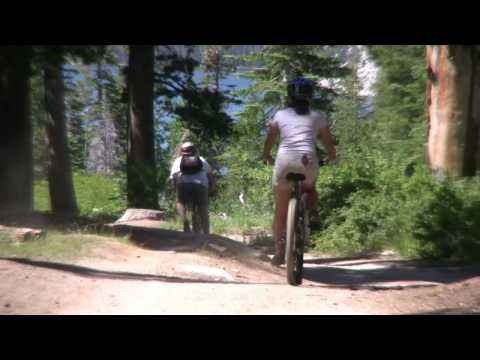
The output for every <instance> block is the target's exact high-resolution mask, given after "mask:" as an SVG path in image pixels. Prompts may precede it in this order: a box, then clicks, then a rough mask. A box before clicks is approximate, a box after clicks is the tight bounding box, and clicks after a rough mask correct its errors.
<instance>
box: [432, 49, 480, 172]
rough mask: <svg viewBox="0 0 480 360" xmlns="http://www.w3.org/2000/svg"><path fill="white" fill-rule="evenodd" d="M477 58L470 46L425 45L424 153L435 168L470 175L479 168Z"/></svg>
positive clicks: (476, 53) (475, 52)
mask: <svg viewBox="0 0 480 360" xmlns="http://www.w3.org/2000/svg"><path fill="white" fill-rule="evenodd" d="M477 59H478V52H477V50H476V49H475V47H473V46H460V45H458V46H457V45H435V46H428V47H427V67H428V75H429V77H428V83H427V100H428V101H427V104H428V121H429V127H428V149H427V156H428V161H429V164H430V167H431V168H432V170H433V171H434V172H441V173H445V174H448V175H451V176H472V175H475V173H476V171H477V169H478V156H479V155H478V151H479V149H480V147H479V136H478V132H479V119H478V101H479V96H480V94H479V91H478V86H479V75H478V72H479V70H480V69H478V66H477V63H478V61H477Z"/></svg>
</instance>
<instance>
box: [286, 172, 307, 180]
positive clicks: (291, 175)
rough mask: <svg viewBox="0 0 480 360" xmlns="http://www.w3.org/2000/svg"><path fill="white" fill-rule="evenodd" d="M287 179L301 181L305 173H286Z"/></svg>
mask: <svg viewBox="0 0 480 360" xmlns="http://www.w3.org/2000/svg"><path fill="white" fill-rule="evenodd" d="M287 180H288V181H303V180H305V175H303V174H296V173H288V174H287Z"/></svg>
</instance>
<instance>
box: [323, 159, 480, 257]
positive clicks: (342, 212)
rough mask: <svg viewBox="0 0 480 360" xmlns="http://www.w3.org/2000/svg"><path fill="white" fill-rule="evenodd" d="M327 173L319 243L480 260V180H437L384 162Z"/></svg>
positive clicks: (334, 248)
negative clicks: (369, 166)
mask: <svg viewBox="0 0 480 360" xmlns="http://www.w3.org/2000/svg"><path fill="white" fill-rule="evenodd" d="M372 164H373V166H372V167H371V168H370V169H368V167H367V166H365V168H364V169H360V168H358V167H355V166H353V164H352V162H347V163H346V164H342V165H340V166H338V168H337V169H335V168H328V169H325V170H324V171H323V172H322V175H321V177H320V179H319V193H320V204H321V214H322V219H323V224H322V227H321V228H320V229H317V231H315V232H313V240H314V241H313V242H314V245H315V248H316V249H317V250H320V251H326V252H330V253H338V254H358V253H365V252H375V251H379V250H381V249H394V250H397V251H398V252H399V253H400V254H402V255H403V256H406V257H420V258H429V259H432V258H435V259H438V258H456V259H466V260H468V259H476V258H479V257H480V237H479V234H480V192H479V190H478V189H480V187H479V185H480V181H479V179H470V180H465V179H464V180H458V179H450V180H438V179H436V178H435V177H434V176H433V175H431V174H430V172H429V170H428V169H427V168H426V167H425V166H417V167H416V169H415V171H414V173H413V174H410V173H409V171H407V169H409V168H410V166H409V164H408V162H407V161H404V162H403V163H402V162H401V161H400V160H399V159H397V160H396V162H395V163H392V164H390V166H385V163H384V162H383V161H381V160H377V161H376V162H373V163H370V165H372Z"/></svg>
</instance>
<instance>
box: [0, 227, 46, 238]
mask: <svg viewBox="0 0 480 360" xmlns="http://www.w3.org/2000/svg"><path fill="white" fill-rule="evenodd" d="M0 234H5V235H7V236H9V237H10V238H11V239H12V240H13V241H16V242H24V241H30V240H38V239H41V238H43V237H45V231H43V230H39V229H30V228H16V227H10V226H3V225H0Z"/></svg>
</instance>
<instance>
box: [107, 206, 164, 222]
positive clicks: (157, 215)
mask: <svg viewBox="0 0 480 360" xmlns="http://www.w3.org/2000/svg"><path fill="white" fill-rule="evenodd" d="M135 220H157V221H162V220H165V212H163V211H159V210H151V209H133V208H131V209H127V210H126V211H125V214H123V216H122V217H121V218H120V219H118V220H117V221H116V223H122V222H127V221H135Z"/></svg>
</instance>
